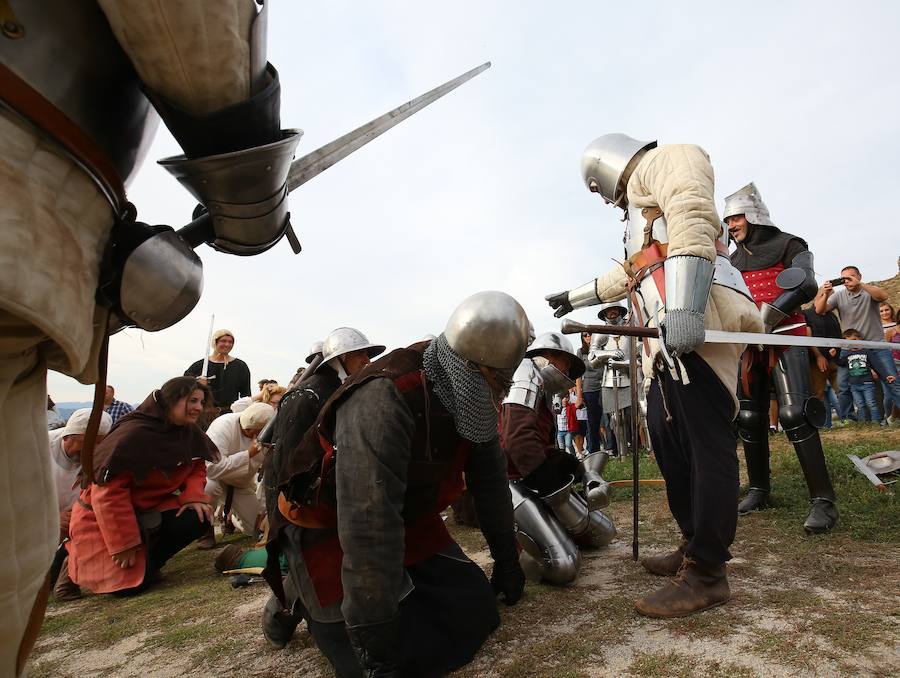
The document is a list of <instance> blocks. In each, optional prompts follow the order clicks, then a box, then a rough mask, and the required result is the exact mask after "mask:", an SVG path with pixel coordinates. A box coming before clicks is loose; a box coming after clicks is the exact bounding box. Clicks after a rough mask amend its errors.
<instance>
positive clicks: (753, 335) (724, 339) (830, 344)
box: [561, 320, 897, 349]
mask: <svg viewBox="0 0 900 678" xmlns="http://www.w3.org/2000/svg"><path fill="white" fill-rule="evenodd" d="M561 331H562V333H563V334H577V333H578V332H591V333H593V334H612V335H620V336H623V337H647V338H650V339H658V338H659V328H656V327H633V326H631V325H582V324H581V323H579V322H576V321H574V320H563V321H562V328H561ZM704 340H705V341H706V342H707V343H710V344H747V345H750V346H753V345H760V346H805V347H808V348H809V347H816V348H848V349H860V348H874V349H884V348H889V349H896V348H897V344H892V343H891V342H889V341H865V340H862V339H860V340H855V339H831V338H829V337H798V336H793V335H784V334H764V333H762V332H726V331H723V330H706V332H705V333H704Z"/></svg>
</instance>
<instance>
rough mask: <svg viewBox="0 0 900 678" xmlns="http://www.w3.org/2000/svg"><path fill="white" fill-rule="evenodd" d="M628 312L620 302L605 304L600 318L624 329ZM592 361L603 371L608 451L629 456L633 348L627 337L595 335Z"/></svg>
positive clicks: (592, 343)
mask: <svg viewBox="0 0 900 678" xmlns="http://www.w3.org/2000/svg"><path fill="white" fill-rule="evenodd" d="M627 312H628V311H627V309H626V308H625V306H623V305H622V304H621V303H620V302H618V301H610V302H609V303H606V304H602V305H601V306H600V310H599V311H598V312H597V317H598V318H599V319H600V320H601V321H603V322H604V323H606V324H607V325H624V324H626V322H627V317H626V314H627ZM588 360H590V361H591V364H592V365H593V366H595V367H603V380H602V384H603V385H602V404H603V413H604V414H605V415H607V416H608V417H609V429H608V431H609V432H608V436H607V442H606V447H607V450H609V451H610V453H611V454H619V453H620V452H621V453H625V452H627V451H628V445H629V444H630V443H631V444H632V449H634V446H633V441H631V424H630V422H631V414H632V412H631V386H632V385H631V378H630V376H629V367H630V365H631V346H630V342H629V341H628V339H626V338H625V337H617V336H611V335H609V334H595V335H594V336H593V338H592V339H591V352H590V354H589V355H588Z"/></svg>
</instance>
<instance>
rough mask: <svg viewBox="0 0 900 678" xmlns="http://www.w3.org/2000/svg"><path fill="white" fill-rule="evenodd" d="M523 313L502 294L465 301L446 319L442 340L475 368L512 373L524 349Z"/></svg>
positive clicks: (480, 294)
mask: <svg viewBox="0 0 900 678" xmlns="http://www.w3.org/2000/svg"><path fill="white" fill-rule="evenodd" d="M528 326H529V322H528V316H527V315H526V314H525V309H523V308H522V306H521V305H520V304H519V302H517V301H516V300H515V299H513V298H512V297H511V296H509V295H508V294H506V293H505V292H496V291H493V290H488V291H486V292H478V293H477V294H473V295H472V296H471V297H469V298H468V299H465V300H464V301H463V302H462V303H461V304H460V305H459V306H457V307H456V310H455V311H453V313H452V314H451V315H450V319H449V320H448V321H447V326H446V327H445V328H444V336H446V337H447V342H448V343H449V344H450V348H452V349H453V350H454V351H455V352H456V353H457V354H459V355H460V356H461V357H462V358H464V359H466V360H469V361H471V362H473V363H477V364H478V365H484V366H485V367H493V368H498V369H506V370H512V369H515V368H516V367H517V366H518V364H519V362H520V361H521V360H522V355H523V354H524V353H525V347H526V346H527V345H528Z"/></svg>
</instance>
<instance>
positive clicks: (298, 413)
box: [262, 327, 385, 649]
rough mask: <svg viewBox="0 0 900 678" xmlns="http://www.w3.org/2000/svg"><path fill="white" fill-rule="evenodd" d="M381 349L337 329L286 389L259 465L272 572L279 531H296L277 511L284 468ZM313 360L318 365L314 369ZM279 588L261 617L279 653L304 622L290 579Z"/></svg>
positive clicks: (317, 344)
mask: <svg viewBox="0 0 900 678" xmlns="http://www.w3.org/2000/svg"><path fill="white" fill-rule="evenodd" d="M384 348H385V347H384V346H381V345H378V344H373V343H371V342H370V341H369V340H368V339H367V338H366V336H365V335H364V334H363V333H362V332H360V331H359V330H357V329H355V328H352V327H339V328H337V329H336V330H333V331H332V332H331V333H330V334H329V335H328V336H327V337H326V338H325V341H324V342H322V341H317V342H315V343H314V344H313V345H312V347H311V348H310V352H309V355H308V356H307V360H306V362H307V364H309V365H311V367H310V370H312V374H310V375H308V376H307V377H306V378H305V379H302V380H301V381H300V382H299V383H298V384H297V385H296V388H293V389H291V390H290V391H288V392H287V393H286V394H285V395H284V397H283V398H282V399H281V403H280V405H279V409H278V413H277V414H276V417H275V421H273V422H272V436H271V440H270V441H269V444H271V445H272V446H273V448H272V454H271V455H270V456H269V457H268V458H267V459H266V463H265V466H264V467H263V484H264V487H265V497H266V515H267V516H268V519H269V545H268V550H269V552H270V553H271V556H272V559H273V563H272V571H273V572H274V571H276V570H278V571H280V567H278V568H275V567H274V560H275V559H277V558H278V556H279V553H280V551H279V549H278V543H279V537H280V534H281V531H282V530H285V529H286V530H292V529H297V528H296V527H294V526H293V525H291V524H290V523H288V522H286V521H285V520H284V517H283V516H282V514H281V513H280V511H279V510H278V486H279V485H280V484H281V480H280V478H281V477H282V474H283V473H285V471H283V468H284V464H285V463H286V462H287V460H288V457H289V455H290V452H291V451H292V450H294V449H295V448H296V447H297V445H299V444H300V440H301V439H302V438H303V435H304V434H305V433H306V432H307V430H309V428H310V427H311V426H312V425H313V424H314V423H315V421H316V417H318V416H319V411H320V410H321V409H322V406H323V405H324V404H325V403H326V402H327V401H328V399H329V398H330V397H331V396H332V395H333V394H334V392H335V391H337V389H338V388H340V386H341V384H342V383H343V382H345V381H346V380H347V379H348V378H349V377H350V376H352V375H354V374H356V373H357V372H359V371H360V370H361V369H362V368H363V367H365V366H366V365H368V364H369V361H370V360H371V359H372V358H374V357H375V356H378V355H380V354H381V353H383V352H384ZM317 358H318V360H316V359H317ZM314 360H315V361H316V364H315V365H312V364H313V361H314ZM283 588H284V593H285V597H286V601H285V603H286V605H285V606H282V605H281V604H280V602H279V601H278V599H277V597H276V596H274V595H273V596H272V597H271V598H270V599H269V601H268V603H266V606H265V608H264V609H263V615H262V628H263V635H264V636H265V638H266V640H267V641H268V642H269V644H270V645H272V646H273V647H275V648H277V649H281V648H283V647H284V646H285V645H287V643H288V642H289V641H290V639H291V638H292V637H293V635H294V631H295V630H296V628H297V625H298V624H299V623H300V621H301V620H302V615H301V614H300V612H299V609H300V606H299V605H298V602H297V600H298V595H297V591H296V587H295V586H294V582H293V580H292V579H291V578H290V577H286V578H285V579H284V582H283Z"/></svg>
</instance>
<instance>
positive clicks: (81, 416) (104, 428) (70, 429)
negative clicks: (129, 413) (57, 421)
mask: <svg viewBox="0 0 900 678" xmlns="http://www.w3.org/2000/svg"><path fill="white" fill-rule="evenodd" d="M90 418H91V408H90V407H84V408H82V409H80V410H75V411H74V412H72V416H70V417H69V420H68V421H67V422H66V427H65V428H64V429H63V437H66V436H75V435H84V432H85V431H87V427H88V420H89V419H90ZM111 428H112V417H110V416H109V413H108V412H104V413H103V414H101V415H100V428H99V430H98V431H97V435H100V436H105V435H106V434H107V433H109V429H111Z"/></svg>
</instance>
